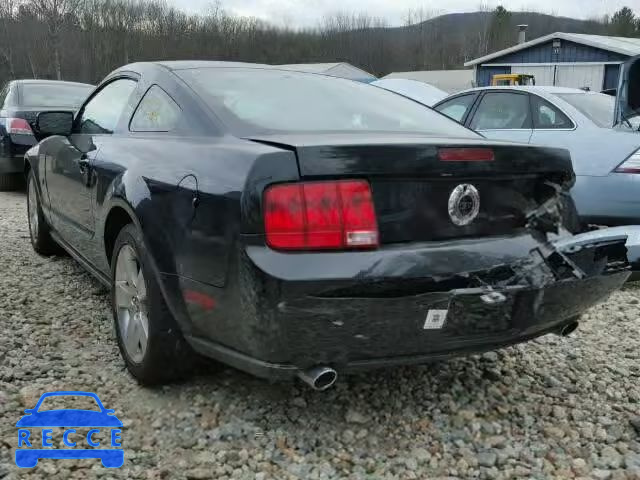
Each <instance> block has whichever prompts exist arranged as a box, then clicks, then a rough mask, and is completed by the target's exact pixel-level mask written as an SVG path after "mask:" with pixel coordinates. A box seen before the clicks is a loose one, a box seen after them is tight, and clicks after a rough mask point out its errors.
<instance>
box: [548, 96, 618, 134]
mask: <svg viewBox="0 0 640 480" xmlns="http://www.w3.org/2000/svg"><path fill="white" fill-rule="evenodd" d="M557 96H558V98H561V99H562V100H564V101H565V102H567V103H568V104H570V105H572V106H573V107H575V108H576V109H577V110H579V111H580V112H581V113H582V114H583V115H585V116H586V117H588V118H589V119H590V120H591V121H593V123H595V124H596V125H598V126H599V127H611V126H612V125H613V111H614V110H615V108H616V98H615V97H612V96H611V95H605V94H603V93H561V94H557Z"/></svg>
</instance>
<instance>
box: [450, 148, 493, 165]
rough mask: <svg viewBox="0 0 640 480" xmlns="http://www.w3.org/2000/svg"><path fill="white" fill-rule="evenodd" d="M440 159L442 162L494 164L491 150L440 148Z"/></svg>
mask: <svg viewBox="0 0 640 480" xmlns="http://www.w3.org/2000/svg"><path fill="white" fill-rule="evenodd" d="M438 158H439V159H440V161H442V162H493V160H494V156H493V150H492V149H490V148H440V149H439V150H438Z"/></svg>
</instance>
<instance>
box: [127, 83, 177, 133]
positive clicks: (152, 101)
mask: <svg viewBox="0 0 640 480" xmlns="http://www.w3.org/2000/svg"><path fill="white" fill-rule="evenodd" d="M181 114H182V111H181V110H180V107H179V106H178V105H177V104H176V102H174V101H173V99H172V98H171V97H170V96H169V95H167V93H166V92H165V91H164V90H162V89H161V88H160V87H158V86H157V85H153V86H152V87H151V88H150V89H149V90H147V93H145V95H144V98H143V99H142V101H141V102H140V105H138V108H137V109H136V111H135V113H134V114H133V118H132V119H131V125H130V126H129V129H130V130H131V131H132V132H169V131H171V130H172V129H173V127H175V126H176V124H177V123H178V120H179V119H180V115H181Z"/></svg>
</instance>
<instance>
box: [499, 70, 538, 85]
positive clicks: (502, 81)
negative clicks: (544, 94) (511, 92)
mask: <svg viewBox="0 0 640 480" xmlns="http://www.w3.org/2000/svg"><path fill="white" fill-rule="evenodd" d="M535 84H536V77H534V76H533V75H527V74H524V73H513V74H512V73H508V74H503V75H494V76H493V78H492V79H491V86H493V87H508V86H514V85H535Z"/></svg>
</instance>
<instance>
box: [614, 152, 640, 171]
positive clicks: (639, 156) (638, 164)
mask: <svg viewBox="0 0 640 480" xmlns="http://www.w3.org/2000/svg"><path fill="white" fill-rule="evenodd" d="M614 172H617V173H640V150H637V151H636V152H634V153H633V154H632V155H631V156H630V157H629V158H627V159H626V160H625V161H624V162H622V163H621V164H620V165H618V166H617V167H616V169H615V170H614Z"/></svg>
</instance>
